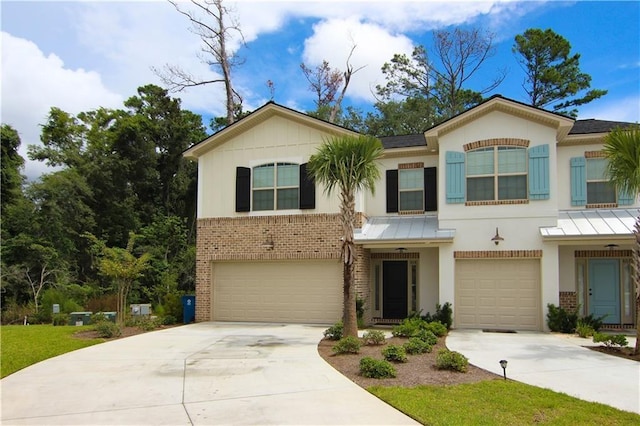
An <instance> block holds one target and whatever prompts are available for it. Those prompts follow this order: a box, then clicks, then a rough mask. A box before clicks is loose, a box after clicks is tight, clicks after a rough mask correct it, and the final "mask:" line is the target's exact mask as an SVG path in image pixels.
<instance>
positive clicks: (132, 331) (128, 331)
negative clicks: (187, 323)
mask: <svg viewBox="0 0 640 426" xmlns="http://www.w3.org/2000/svg"><path fill="white" fill-rule="evenodd" d="M180 325H182V324H176V325H161V326H160V327H158V328H156V329H155V330H152V331H157V330H164V329H165V328H172V327H178V326H180ZM120 330H121V331H122V333H121V334H120V336H117V337H110V338H108V339H106V338H104V340H116V339H122V338H124V337H130V336H135V335H138V334H143V333H147V331H144V330H143V329H141V328H140V327H121V328H120ZM73 337H75V338H77V339H102V337H100V335H99V334H98V332H97V331H95V330H86V331H79V332H77V333H74V335H73Z"/></svg>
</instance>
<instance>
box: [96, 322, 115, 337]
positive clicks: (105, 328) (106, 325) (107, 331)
mask: <svg viewBox="0 0 640 426" xmlns="http://www.w3.org/2000/svg"><path fill="white" fill-rule="evenodd" d="M93 329H94V330H95V331H97V332H98V336H100V337H104V338H106V339H109V338H111V337H118V336H120V335H121V334H122V330H120V327H119V326H118V324H116V323H113V322H111V321H100V322H99V323H97V324H95V325H94V326H93Z"/></svg>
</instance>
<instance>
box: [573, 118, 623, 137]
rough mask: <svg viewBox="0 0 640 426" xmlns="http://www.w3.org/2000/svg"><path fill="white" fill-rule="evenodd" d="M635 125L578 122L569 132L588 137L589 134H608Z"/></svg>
mask: <svg viewBox="0 0 640 426" xmlns="http://www.w3.org/2000/svg"><path fill="white" fill-rule="evenodd" d="M629 126H633V123H625V122H624V121H605V120H595V119H593V118H591V119H589V120H576V122H575V123H573V127H572V128H571V131H570V132H569V134H570V135H586V134H589V133H608V132H610V131H611V130H613V129H615V128H616V127H629Z"/></svg>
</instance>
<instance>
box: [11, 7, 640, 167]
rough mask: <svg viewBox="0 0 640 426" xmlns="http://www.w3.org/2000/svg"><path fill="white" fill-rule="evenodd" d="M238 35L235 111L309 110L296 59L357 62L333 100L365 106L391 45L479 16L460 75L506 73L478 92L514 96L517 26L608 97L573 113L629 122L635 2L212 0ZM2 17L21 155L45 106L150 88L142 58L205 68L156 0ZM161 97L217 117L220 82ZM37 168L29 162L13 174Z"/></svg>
mask: <svg viewBox="0 0 640 426" xmlns="http://www.w3.org/2000/svg"><path fill="white" fill-rule="evenodd" d="M226 4H227V5H228V6H230V7H231V8H232V10H233V12H232V13H233V16H235V18H236V19H237V21H238V22H239V24H240V27H241V29H242V31H243V35H244V38H245V42H246V45H244V46H242V45H241V44H240V43H238V41H237V40H236V41H233V42H232V46H233V48H234V49H237V50H238V53H239V55H240V56H241V57H242V58H244V60H245V62H244V64H243V65H242V66H240V67H238V68H237V69H236V70H235V74H234V83H235V85H236V88H237V89H238V90H239V91H240V92H241V94H242V96H243V98H244V107H245V109H247V110H252V109H255V108H257V107H259V106H261V105H262V104H264V103H265V102H266V101H268V100H269V99H270V92H269V89H268V88H267V86H266V82H267V80H271V81H273V82H274V85H275V94H274V100H275V101H276V102H278V103H280V104H283V105H286V106H289V107H292V108H294V109H297V110H301V111H306V110H310V109H313V95H312V93H311V92H310V91H309V90H308V89H307V86H308V84H307V82H306V80H305V79H304V76H303V74H302V72H301V71H300V67H299V65H300V63H301V62H305V63H306V64H308V65H311V66H313V65H317V64H319V63H320V62H321V61H322V60H323V59H326V60H328V61H329V63H330V64H331V65H332V66H333V67H334V68H338V69H344V65H345V61H346V59H347V56H348V53H349V50H350V49H351V47H352V46H353V45H354V44H355V45H356V48H355V50H354V53H353V56H352V59H351V64H352V65H353V66H354V67H356V68H357V67H364V68H363V69H362V70H361V71H359V72H357V73H356V74H355V75H354V77H353V79H352V82H351V85H350V86H349V90H348V92H347V97H346V99H345V102H344V105H345V106H348V105H353V106H355V107H358V108H361V109H362V110H365V111H367V110H370V109H371V106H372V104H373V102H374V98H373V95H372V92H373V90H374V89H373V88H374V87H375V85H376V84H383V83H384V79H383V77H382V74H381V72H380V67H381V66H382V64H384V62H386V61H389V60H390V59H391V57H392V56H393V54H394V53H407V54H409V53H410V52H411V50H412V48H413V46H414V45H417V44H422V45H425V46H427V47H428V46H429V45H430V43H431V38H430V37H431V31H432V30H433V29H443V28H444V29H454V28H456V27H458V26H460V27H464V28H471V27H480V28H482V29H485V30H488V31H491V32H492V33H494V34H495V40H494V43H495V56H493V57H492V58H491V59H490V60H488V61H487V62H486V63H485V65H484V66H483V68H482V72H481V73H480V74H478V76H477V78H475V79H474V80H473V81H472V82H471V86H470V87H469V88H471V89H479V88H480V87H481V85H482V84H483V83H485V82H486V81H488V80H489V79H490V78H491V77H492V76H493V75H494V74H495V72H496V70H497V69H500V68H506V69H507V71H508V74H507V78H506V79H505V81H504V82H503V83H502V85H500V86H499V87H498V88H497V89H496V90H494V91H493V92H492V93H491V94H496V93H500V94H502V95H504V96H507V97H510V98H513V99H516V100H520V101H526V98H525V94H524V91H523V89H522V87H521V84H522V81H523V79H524V74H523V71H522V70H521V68H520V66H519V65H518V63H517V61H516V58H515V56H514V55H513V53H512V51H511V48H512V46H513V39H514V37H515V36H516V35H517V34H521V33H523V32H524V31H525V30H526V29H528V28H541V29H546V28H551V29H553V30H554V31H555V32H557V33H558V34H560V35H562V36H563V37H565V38H566V39H567V40H569V42H570V43H571V45H572V52H574V53H580V54H581V59H580V65H581V69H582V71H583V72H586V73H588V74H590V75H591V76H592V88H597V89H606V90H608V91H609V93H608V95H606V96H605V97H603V98H601V99H599V100H596V101H594V102H592V103H590V104H588V105H585V106H583V107H581V108H580V110H579V118H599V119H607V120H616V121H629V122H637V121H640V2H638V1H623V2H593V1H575V2H560V1H547V2H534V1H522V2H518V1H483V2H479V1H474V2H463V1H453V2H451V1H448V2H428V1H413V2H410V1H347V2H344V1H343V2H338V1H327V0H324V1H289V2H284V1H239V2H226ZM0 5H1V14H2V21H1V24H2V70H1V71H2V88H1V90H2V104H1V106H2V110H1V118H2V122H3V123H7V124H11V125H12V126H14V127H15V128H16V129H17V130H18V132H19V133H20V135H21V138H22V145H23V146H22V149H21V152H22V154H23V156H25V158H26V146H27V145H29V144H36V143H39V133H40V125H41V124H42V123H44V121H45V120H46V116H47V113H48V111H49V109H50V108H51V107H52V106H56V107H59V108H62V109H63V110H65V111H68V112H70V113H74V114H77V113H78V112H81V111H87V110H92V109H95V108H98V107H100V106H104V107H111V108H120V107H122V102H123V101H124V100H125V99H126V98H128V97H130V96H132V95H134V94H135V93H136V92H135V91H136V88H137V87H139V86H142V85H145V84H149V83H154V84H158V85H161V82H160V81H159V79H158V78H157V77H156V76H155V75H154V74H153V72H152V71H151V67H158V68H161V67H162V66H163V65H164V64H167V63H168V64H175V65H180V66H182V67H183V68H185V69H187V70H189V71H192V72H193V73H194V74H196V75H199V76H202V77H206V78H211V77H213V76H215V73H214V71H212V70H209V69H207V67H206V66H204V65H203V64H202V63H201V62H200V61H199V60H198V58H197V52H198V50H199V39H198V38H197V37H196V36H195V35H193V34H192V33H191V32H190V31H189V24H188V22H187V21H186V20H185V18H184V17H182V16H181V15H179V14H178V13H177V12H176V11H175V10H174V9H173V7H172V6H171V5H170V4H169V3H167V2H165V1H159V0H156V1H137V2H130V1H103V2H92V1H87V2H81V1H69V2H57V1H40V2H36V1H19V2H12V1H4V0H2V2H1V3H0ZM173 96H176V97H180V98H181V99H182V104H183V107H184V108H186V109H189V110H192V111H194V112H196V113H199V114H202V115H204V116H207V117H210V116H217V115H224V101H223V99H224V93H223V88H222V87H221V86H209V87H198V88H193V89H190V90H188V91H186V92H180V93H175V94H173ZM42 171H43V166H42V165H40V164H34V163H32V162H29V163H28V164H27V168H26V171H25V173H26V174H27V175H28V176H29V177H34V176H37V175H38V174H39V173H41V172H42Z"/></svg>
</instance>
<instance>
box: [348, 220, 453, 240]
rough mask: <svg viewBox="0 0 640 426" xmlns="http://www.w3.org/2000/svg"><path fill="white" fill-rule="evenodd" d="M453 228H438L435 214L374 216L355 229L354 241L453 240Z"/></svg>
mask: <svg viewBox="0 0 640 426" xmlns="http://www.w3.org/2000/svg"><path fill="white" fill-rule="evenodd" d="M454 236H455V230H454V229H439V228H438V218H437V217H436V216H424V215H419V216H375V217H370V218H369V219H368V220H367V222H366V223H365V224H364V226H363V227H362V229H356V230H355V232H354V240H355V242H356V243H367V242H385V241H387V242H392V241H416V242H418V241H420V240H453V237H454Z"/></svg>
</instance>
